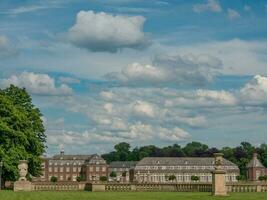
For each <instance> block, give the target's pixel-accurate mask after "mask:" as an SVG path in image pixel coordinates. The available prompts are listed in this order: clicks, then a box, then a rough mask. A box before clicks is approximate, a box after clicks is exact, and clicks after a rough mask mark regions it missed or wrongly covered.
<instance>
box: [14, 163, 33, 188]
mask: <svg viewBox="0 0 267 200" xmlns="http://www.w3.org/2000/svg"><path fill="white" fill-rule="evenodd" d="M18 169H19V180H18V181H16V182H15V183H14V191H32V183H31V182H30V181H28V180H27V178H26V176H27V174H28V161H27V160H20V161H19V165H18Z"/></svg>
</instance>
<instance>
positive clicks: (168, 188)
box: [92, 183, 212, 192]
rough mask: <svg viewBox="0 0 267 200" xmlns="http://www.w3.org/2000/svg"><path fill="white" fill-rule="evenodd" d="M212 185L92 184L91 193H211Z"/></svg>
mask: <svg viewBox="0 0 267 200" xmlns="http://www.w3.org/2000/svg"><path fill="white" fill-rule="evenodd" d="M211 189H212V185H211V184H209V183H165V184H163V183H161V184H149V183H145V184H138V183H136V184H134V183H132V184H120V183H107V184H92V191H106V192H108V191H112V192H125V191H132V192H158V191H159V192H160V191H161V192H211Z"/></svg>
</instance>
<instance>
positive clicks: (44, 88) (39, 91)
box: [0, 72, 72, 96]
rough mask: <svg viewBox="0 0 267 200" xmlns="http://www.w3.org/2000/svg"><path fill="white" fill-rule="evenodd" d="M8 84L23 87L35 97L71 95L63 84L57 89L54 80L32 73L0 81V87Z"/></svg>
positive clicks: (44, 75) (70, 90)
mask: <svg viewBox="0 0 267 200" xmlns="http://www.w3.org/2000/svg"><path fill="white" fill-rule="evenodd" d="M10 84H13V85H16V86H19V87H24V88H26V89H27V90H28V91H29V92H30V93H32V94H36V95H56V96H57V95H59V96H61V95H63V96H64V95H71V94H72V89H71V88H70V87H68V86H67V85H65V84H61V85H59V86H58V87H57V86H56V84H55V80H54V79H53V78H51V77H50V76H49V75H47V74H38V73H33V72H23V73H21V74H20V75H12V76H11V77H9V78H6V79H1V80H0V85H1V86H2V87H8V86H9V85H10Z"/></svg>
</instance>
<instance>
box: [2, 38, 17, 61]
mask: <svg viewBox="0 0 267 200" xmlns="http://www.w3.org/2000/svg"><path fill="white" fill-rule="evenodd" d="M15 54H17V49H16V47H15V46H14V45H13V44H12V43H11V42H10V40H9V39H8V38H7V37H6V36H4V35H0V58H6V57H9V56H11V55H15Z"/></svg>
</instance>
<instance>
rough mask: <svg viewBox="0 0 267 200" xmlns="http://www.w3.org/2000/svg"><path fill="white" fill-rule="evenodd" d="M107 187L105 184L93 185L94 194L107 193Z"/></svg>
mask: <svg viewBox="0 0 267 200" xmlns="http://www.w3.org/2000/svg"><path fill="white" fill-rule="evenodd" d="M105 191H106V185H105V184H97V183H96V184H94V183H93V184H92V192H105Z"/></svg>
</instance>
